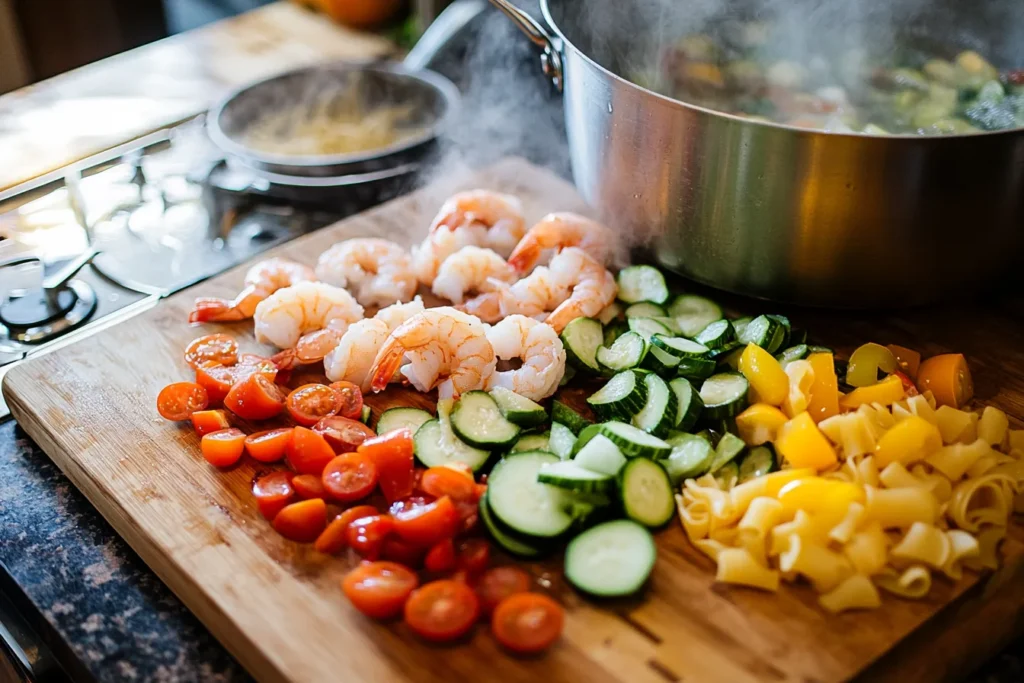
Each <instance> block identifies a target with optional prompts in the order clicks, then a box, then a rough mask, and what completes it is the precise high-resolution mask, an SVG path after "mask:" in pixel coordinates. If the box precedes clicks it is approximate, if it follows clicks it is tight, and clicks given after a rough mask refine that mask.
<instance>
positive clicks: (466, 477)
mask: <svg viewBox="0 0 1024 683" xmlns="http://www.w3.org/2000/svg"><path fill="white" fill-rule="evenodd" d="M419 488H420V489H421V490H423V491H426V492H427V493H429V494H431V495H432V496H436V497H438V498H440V497H441V496H448V497H450V498H451V499H452V502H453V503H454V504H455V509H456V511H457V512H458V514H459V520H461V522H462V529H461V530H462V531H463V532H466V531H469V530H471V529H472V528H473V527H474V526H475V525H476V521H477V516H478V514H479V509H480V508H479V502H480V495H481V490H483V491H486V490H487V489H486V488H481V487H480V486H479V485H478V484H476V483H475V482H474V481H473V475H472V472H471V471H469V470H466V471H464V472H463V471H460V470H457V469H453V468H451V467H431V468H430V469H428V470H427V471H426V472H424V473H423V477H422V478H421V479H420V483H419Z"/></svg>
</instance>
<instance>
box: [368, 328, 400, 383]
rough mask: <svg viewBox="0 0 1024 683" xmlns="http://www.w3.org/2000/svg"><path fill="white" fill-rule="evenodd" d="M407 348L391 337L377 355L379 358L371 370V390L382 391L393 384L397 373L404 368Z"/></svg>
mask: <svg viewBox="0 0 1024 683" xmlns="http://www.w3.org/2000/svg"><path fill="white" fill-rule="evenodd" d="M404 356H405V347H403V346H402V344H401V343H400V342H399V341H398V340H397V339H395V338H394V337H391V338H390V339H388V341H387V342H385V344H384V346H383V347H382V348H381V350H380V351H379V352H378V353H377V358H376V359H375V360H374V361H373V366H372V367H371V368H370V388H371V389H373V391H374V392H378V391H382V390H383V389H384V387H386V386H387V385H388V383H390V382H391V380H392V379H393V378H394V376H395V373H397V372H398V369H399V368H401V367H402V358H403V357H404Z"/></svg>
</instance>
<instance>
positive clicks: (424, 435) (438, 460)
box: [412, 420, 491, 472]
mask: <svg viewBox="0 0 1024 683" xmlns="http://www.w3.org/2000/svg"><path fill="white" fill-rule="evenodd" d="M412 441H413V448H414V452H415V453H416V459H417V460H419V461H420V462H421V463H423V465H424V466H425V467H440V466H442V465H450V464H452V463H462V464H463V465H466V466H467V467H469V468H470V469H472V470H473V471H474V472H476V471H477V470H479V469H481V468H482V467H483V466H484V465H485V464H487V461H488V460H489V459H490V457H491V452H490V451H485V450H481V449H479V448H473V447H472V446H470V445H468V444H465V443H463V442H462V441H460V440H459V438H458V437H457V436H455V434H453V433H452V431H451V427H448V428H447V429H445V427H444V424H443V423H442V422H441V420H427V421H426V422H424V423H423V425H422V426H420V428H419V429H417V430H416V434H415V435H414V436H413V439H412Z"/></svg>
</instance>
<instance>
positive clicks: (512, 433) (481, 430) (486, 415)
mask: <svg viewBox="0 0 1024 683" xmlns="http://www.w3.org/2000/svg"><path fill="white" fill-rule="evenodd" d="M452 429H454V430H455V434H456V435H457V436H458V437H459V438H460V439H462V440H463V441H465V442H466V443H468V444H469V445H470V446H475V447H476V448H486V449H489V450H492V451H493V450H498V449H502V448H508V447H510V446H511V445H512V444H513V443H515V441H516V439H518V438H519V427H518V426H517V425H514V424H512V423H511V422H509V421H508V420H506V419H505V417H504V416H503V415H502V414H501V410H500V409H499V408H498V404H497V402H496V401H495V400H494V399H493V398H491V395H490V394H488V393H487V392H486V391H467V392H466V393H465V394H463V395H462V398H460V399H459V402H458V403H456V404H455V410H453V411H452Z"/></svg>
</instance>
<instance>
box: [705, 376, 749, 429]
mask: <svg viewBox="0 0 1024 683" xmlns="http://www.w3.org/2000/svg"><path fill="white" fill-rule="evenodd" d="M749 391H750V383H749V382H748V381H747V378H746V377H744V376H743V375H741V374H740V373H738V372H722V373H719V374H717V375H712V376H711V377H709V378H708V379H707V380H705V382H704V384H702V385H701V387H700V398H701V400H702V401H703V402H704V413H703V415H704V417H706V418H709V419H712V420H723V419H726V418H729V417H735V416H736V415H739V414H740V413H741V412H743V409H744V408H746V407H747V394H748V392H749Z"/></svg>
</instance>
